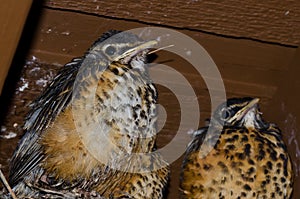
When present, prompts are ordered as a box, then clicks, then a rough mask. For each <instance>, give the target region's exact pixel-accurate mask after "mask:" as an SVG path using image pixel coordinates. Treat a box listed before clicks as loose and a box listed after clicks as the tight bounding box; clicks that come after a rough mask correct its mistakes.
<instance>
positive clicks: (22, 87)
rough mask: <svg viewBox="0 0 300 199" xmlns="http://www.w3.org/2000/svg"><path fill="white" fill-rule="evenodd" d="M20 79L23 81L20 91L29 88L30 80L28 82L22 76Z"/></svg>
mask: <svg viewBox="0 0 300 199" xmlns="http://www.w3.org/2000/svg"><path fill="white" fill-rule="evenodd" d="M20 80H21V81H22V83H23V85H22V86H21V87H19V89H18V90H19V91H20V92H23V91H24V90H25V89H26V88H28V85H29V84H28V82H26V81H25V79H24V78H22V77H21V78H20Z"/></svg>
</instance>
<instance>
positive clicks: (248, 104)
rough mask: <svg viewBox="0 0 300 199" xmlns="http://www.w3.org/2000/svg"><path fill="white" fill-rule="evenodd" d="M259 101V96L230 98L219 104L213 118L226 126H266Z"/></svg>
mask: <svg viewBox="0 0 300 199" xmlns="http://www.w3.org/2000/svg"><path fill="white" fill-rule="evenodd" d="M258 102H259V99H258V98H251V97H244V98H231V99H228V100H227V101H226V102H224V103H223V104H221V105H219V106H218V108H217V109H216V111H215V112H214V115H213V118H212V120H213V121H214V122H217V123H218V125H220V124H221V125H222V124H223V125H224V126H241V127H242V126H243V127H247V128H248V127H252V128H266V127H267V123H265V122H264V121H263V119H262V117H261V114H262V113H261V112H260V111H259V106H258Z"/></svg>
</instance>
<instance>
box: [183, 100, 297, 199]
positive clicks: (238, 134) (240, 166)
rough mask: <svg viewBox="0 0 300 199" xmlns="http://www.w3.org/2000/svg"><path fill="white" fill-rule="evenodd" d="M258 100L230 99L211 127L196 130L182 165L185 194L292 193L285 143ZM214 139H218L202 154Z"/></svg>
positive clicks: (206, 197)
mask: <svg viewBox="0 0 300 199" xmlns="http://www.w3.org/2000/svg"><path fill="white" fill-rule="evenodd" d="M257 101H258V100H257V99H252V98H241V99H235V98H233V99H229V100H228V101H227V106H226V104H222V105H220V107H219V108H218V109H217V110H216V112H215V113H214V116H213V117H212V121H211V123H210V125H209V126H208V127H204V128H202V129H199V130H198V131H196V132H195V133H194V137H193V140H192V142H191V143H190V144H189V146H188V149H187V151H186V154H185V159H184V162H183V165H182V173H181V184H180V192H181V198H198V199H201V198H202V199H210V198H223V199H233V198H234V199H238V198H240V199H242V198H248V199H252V198H259V199H268V198H287V199H288V198H290V196H291V193H292V186H293V171H292V165H291V161H290V158H289V155H288V153H287V150H286V146H285V144H284V142H283V140H282V137H281V132H280V130H279V129H278V128H277V127H276V125H275V124H270V123H266V122H265V121H263V120H262V118H261V117H260V114H261V113H260V112H259V111H258V107H257ZM222 123H223V124H224V126H222ZM220 124H221V125H220ZM208 128H211V129H210V130H211V132H210V133H209V134H208V133H207V132H208ZM218 132H220V134H219V133H218ZM206 139H207V140H206ZM204 140H206V141H204ZM210 144H215V145H212V146H213V147H212V150H211V151H209V152H208V153H207V154H205V155H204V156H202V152H201V150H203V151H205V149H206V148H209V145H210ZM200 149H201V150H200Z"/></svg>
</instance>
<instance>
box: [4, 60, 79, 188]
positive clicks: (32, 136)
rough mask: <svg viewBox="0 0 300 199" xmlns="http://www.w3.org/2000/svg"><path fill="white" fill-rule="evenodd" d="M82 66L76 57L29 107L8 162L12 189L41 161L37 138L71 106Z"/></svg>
mask: <svg viewBox="0 0 300 199" xmlns="http://www.w3.org/2000/svg"><path fill="white" fill-rule="evenodd" d="M81 63H82V58H75V59H73V60H72V61H71V62H70V63H68V64H66V65H65V66H64V67H63V68H62V69H61V70H60V71H59V72H58V74H57V76H56V77H55V78H54V80H53V81H52V82H51V83H50V85H49V86H48V87H47V89H46V90H45V91H44V92H43V93H42V95H41V96H40V97H39V98H37V99H36V100H35V101H34V102H33V103H32V104H31V105H30V106H31V111H30V112H29V114H28V116H27V118H26V122H25V125H24V130H25V131H26V132H25V134H24V136H23V137H22V139H21V140H20V142H19V144H18V146H17V148H16V150H15V152H14V154H13V157H12V159H11V163H10V173H9V182H10V185H11V186H14V185H16V184H17V183H18V182H19V181H20V180H22V178H24V177H25V176H26V175H28V173H29V172H30V171H32V169H34V168H35V167H36V166H37V165H38V164H39V162H40V161H41V160H42V159H43V157H44V155H43V153H42V150H41V145H40V144H39V142H38V139H39V137H40V136H41V135H42V134H43V132H44V130H45V129H46V128H47V127H48V126H49V125H50V124H51V122H52V121H53V120H54V119H55V117H56V116H57V115H58V114H59V113H60V112H61V111H63V110H64V109H65V108H66V107H67V106H68V104H69V103H70V100H71V98H72V88H73V84H74V81H75V79H76V75H77V73H78V70H79V67H80V65H81Z"/></svg>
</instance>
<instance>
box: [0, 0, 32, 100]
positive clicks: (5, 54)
mask: <svg viewBox="0 0 300 199" xmlns="http://www.w3.org/2000/svg"><path fill="white" fill-rule="evenodd" d="M31 1H32V0H24V1H18V0H4V1H1V7H0V95H1V91H2V86H3V84H4V81H5V77H6V75H7V72H8V70H9V67H10V64H11V61H12V59H13V56H14V53H15V50H16V48H17V45H18V41H19V38H20V36H21V33H22V29H23V25H24V23H25V20H26V17H27V13H28V11H29V8H30V5H31Z"/></svg>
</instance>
